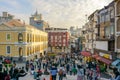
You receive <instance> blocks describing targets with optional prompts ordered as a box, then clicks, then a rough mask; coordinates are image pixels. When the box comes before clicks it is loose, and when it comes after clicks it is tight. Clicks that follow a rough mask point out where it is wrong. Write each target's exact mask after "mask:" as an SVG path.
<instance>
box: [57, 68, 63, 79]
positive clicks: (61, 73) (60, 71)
mask: <svg viewBox="0 0 120 80" xmlns="http://www.w3.org/2000/svg"><path fill="white" fill-rule="evenodd" d="M58 75H59V80H63V76H64V75H63V69H62V68H60V69H59V71H58Z"/></svg>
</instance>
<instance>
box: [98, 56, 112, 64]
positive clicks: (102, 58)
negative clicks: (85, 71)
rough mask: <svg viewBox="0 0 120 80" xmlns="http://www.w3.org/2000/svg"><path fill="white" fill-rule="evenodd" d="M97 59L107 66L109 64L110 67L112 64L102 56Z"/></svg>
mask: <svg viewBox="0 0 120 80" xmlns="http://www.w3.org/2000/svg"><path fill="white" fill-rule="evenodd" d="M96 59H97V60H99V61H101V62H104V63H105V64H108V65H109V64H111V63H112V61H111V60H110V59H106V58H104V57H101V56H99V57H97V58H96Z"/></svg>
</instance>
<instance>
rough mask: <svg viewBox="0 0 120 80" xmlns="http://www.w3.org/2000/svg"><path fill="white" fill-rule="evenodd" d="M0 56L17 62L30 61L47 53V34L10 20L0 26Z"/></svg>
mask: <svg viewBox="0 0 120 80" xmlns="http://www.w3.org/2000/svg"><path fill="white" fill-rule="evenodd" d="M0 37H1V38H0V50H1V51H0V55H2V56H9V57H13V59H15V60H18V59H20V58H22V60H30V59H33V58H34V57H35V56H36V57H40V56H41V55H44V54H45V53H46V52H47V45H48V34H47V33H46V32H43V31H41V30H38V29H37V28H35V27H33V26H30V25H25V23H22V22H21V21H20V20H15V19H13V20H11V21H9V22H7V23H2V24H1V25H0Z"/></svg>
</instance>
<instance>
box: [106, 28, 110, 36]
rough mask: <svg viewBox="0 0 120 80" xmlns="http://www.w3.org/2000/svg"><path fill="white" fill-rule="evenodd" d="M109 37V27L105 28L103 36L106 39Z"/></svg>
mask: <svg viewBox="0 0 120 80" xmlns="http://www.w3.org/2000/svg"><path fill="white" fill-rule="evenodd" d="M109 35H110V27H109V26H108V27H105V36H106V37H108V36H109Z"/></svg>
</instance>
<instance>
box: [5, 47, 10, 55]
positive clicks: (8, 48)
mask: <svg viewBox="0 0 120 80" xmlns="http://www.w3.org/2000/svg"><path fill="white" fill-rule="evenodd" d="M6 48H7V49H6V50H7V51H6V52H7V54H10V46H7V47H6Z"/></svg>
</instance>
